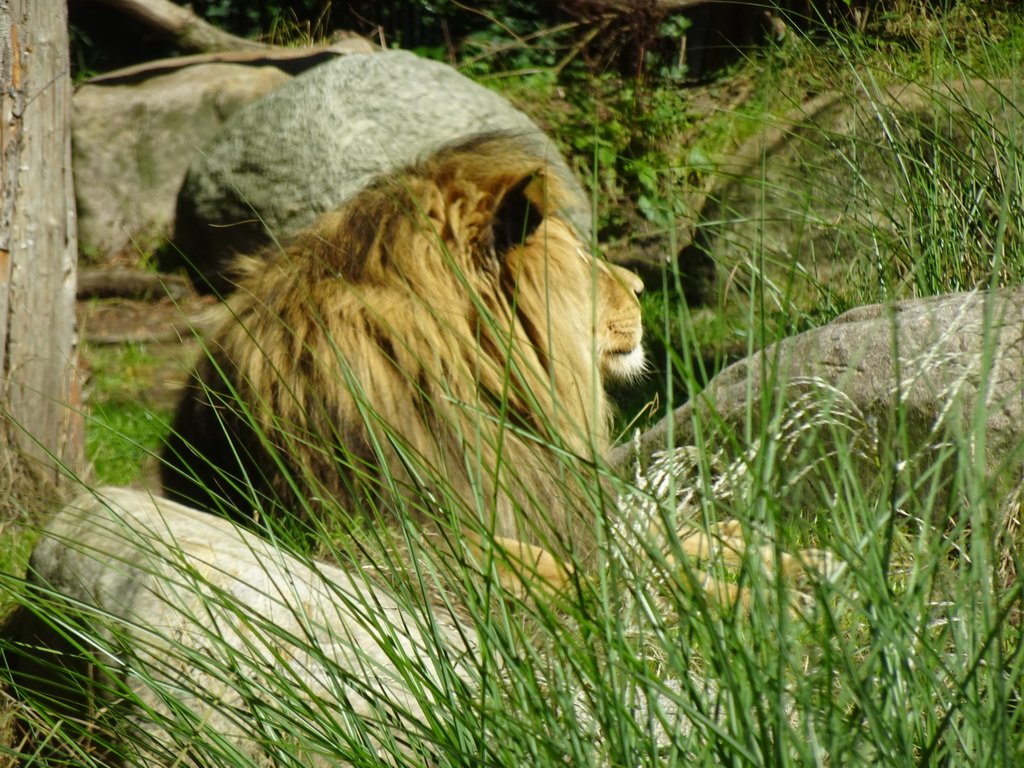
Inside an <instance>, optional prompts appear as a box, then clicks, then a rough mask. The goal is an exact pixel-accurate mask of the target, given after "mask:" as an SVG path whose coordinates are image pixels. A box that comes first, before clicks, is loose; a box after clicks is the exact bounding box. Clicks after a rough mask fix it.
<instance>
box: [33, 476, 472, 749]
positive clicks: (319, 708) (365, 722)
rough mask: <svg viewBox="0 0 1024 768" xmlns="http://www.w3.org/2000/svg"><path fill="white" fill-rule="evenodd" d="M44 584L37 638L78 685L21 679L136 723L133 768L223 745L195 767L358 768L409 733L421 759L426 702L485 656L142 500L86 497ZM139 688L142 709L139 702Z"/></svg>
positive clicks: (127, 724)
mask: <svg viewBox="0 0 1024 768" xmlns="http://www.w3.org/2000/svg"><path fill="white" fill-rule="evenodd" d="M30 579H31V581H32V582H33V583H34V584H35V585H36V587H37V589H39V590H44V589H45V590H52V593H51V594H52V595H53V597H50V598H47V597H45V596H44V595H45V593H44V592H42V591H40V592H39V593H38V596H37V599H36V601H35V603H36V605H35V610H36V611H37V614H36V615H35V616H33V617H30V618H29V619H27V620H26V622H25V623H24V626H23V627H22V631H23V633H24V635H25V639H26V640H28V641H29V643H30V646H34V647H43V648H48V649H50V650H51V651H58V652H60V653H62V654H64V656H63V657H56V658H63V660H64V661H63V663H64V665H65V667H66V670H67V671H68V672H69V674H68V675H66V676H64V677H62V678H61V677H54V664H55V660H54V659H53V658H51V660H50V661H49V663H47V664H44V665H42V666H38V667H36V666H33V665H34V664H36V663H37V661H38V659H40V658H44V659H45V658H46V657H47V656H46V654H45V653H43V654H41V655H38V656H37V657H35V659H34V660H32V662H31V663H30V664H29V665H28V666H27V667H26V666H24V665H23V667H22V672H23V676H24V678H25V679H26V680H28V681H32V680H35V683H36V684H35V685H34V686H32V687H34V689H35V690H34V692H33V695H34V696H35V697H37V698H45V697H48V696H55V697H58V698H59V699H63V700H64V701H63V705H62V706H61V707H60V708H61V709H64V710H65V711H66V712H67V713H68V714H69V715H71V716H73V717H74V718H76V719H78V718H81V717H82V716H83V715H84V714H85V713H86V712H89V711H93V712H96V711H98V709H97V708H100V707H102V706H107V707H110V708H111V712H116V713H117V714H118V715H120V716H122V717H124V718H126V720H125V721H115V725H114V728H115V730H116V731H117V732H120V733H125V732H126V731H127V732H128V733H130V734H131V735H132V738H131V739H128V740H125V743H124V744H122V747H129V745H130V744H132V743H135V742H137V741H139V740H140V739H141V740H142V741H143V742H144V743H145V742H146V741H147V740H148V743H149V745H150V746H149V748H147V749H144V750H143V752H142V754H140V755H137V756H135V757H133V758H126V759H125V760H124V762H125V763H129V764H132V765H140V764H141V765H147V766H148V765H152V766H157V765H170V764H172V763H174V760H173V759H172V756H173V754H174V753H175V751H176V750H178V749H180V745H182V744H187V743H203V744H206V745H208V747H209V754H208V755H206V758H207V759H208V760H209V762H204V760H203V756H196V755H195V754H193V756H192V759H191V760H187V761H186V762H185V763H184V764H187V765H196V764H199V765H204V764H215V763H216V764H220V763H219V762H218V761H217V760H215V759H213V757H212V755H214V754H231V752H232V750H237V751H238V752H239V753H241V754H242V755H244V756H245V757H247V758H250V759H252V760H253V761H254V762H253V764H254V765H269V764H275V765H276V764H284V763H285V761H284V760H283V759H282V758H280V757H279V758H277V759H275V757H274V754H275V753H277V754H278V755H283V754H288V755H292V757H297V756H298V755H304V760H305V761H304V762H303V763H302V764H303V765H316V766H335V765H339V764H341V763H345V762H347V761H349V760H353V755H355V754H357V753H358V750H356V752H353V751H352V749H353V747H351V745H352V744H363V745H364V748H371V749H378V750H386V749H393V748H394V742H393V741H392V739H393V737H394V736H396V735H398V736H399V738H400V740H404V743H405V747H406V748H409V749H414V748H415V746H416V744H417V742H418V739H417V737H416V736H414V735H412V736H410V735H409V734H410V733H415V732H416V730H417V727H418V724H420V725H421V724H422V721H423V718H424V713H423V710H422V705H423V704H424V703H425V702H429V701H430V700H431V694H430V693H429V691H430V690H436V687H435V686H438V685H439V684H440V681H441V680H442V679H443V680H444V684H445V685H451V684H453V682H452V681H453V680H455V679H458V678H459V677H461V676H466V677H468V673H467V667H466V666H464V663H463V662H464V659H463V657H464V656H465V654H467V653H469V652H470V651H469V649H468V648H467V642H475V639H473V638H475V634H474V631H473V629H472V627H470V626H461V627H460V628H459V629H458V630H456V628H455V626H454V625H453V624H452V622H451V617H450V616H448V617H447V623H446V621H445V618H444V617H443V616H439V615H429V616H428V615H424V614H422V613H417V612H415V611H413V610H412V609H410V608H408V607H405V608H403V607H399V605H398V604H397V603H396V602H395V600H394V599H393V598H392V597H390V596H389V595H388V594H386V593H385V592H384V591H383V590H381V589H380V588H378V587H376V586H374V585H373V584H371V583H370V582H369V581H367V580H366V578H365V577H364V576H363V575H361V574H360V573H358V572H350V571H346V570H343V569H341V568H337V567H333V566H329V565H318V566H317V567H316V568H313V567H311V565H310V564H308V563H306V562H301V561H299V560H298V559H296V558H294V557H291V556H289V555H288V554H286V553H284V552H282V551H281V550H280V549H278V548H276V547H274V546H273V545H272V544H270V543H269V542H266V541H264V540H262V539H259V538H257V537H256V536H253V535H251V534H249V533H246V532H244V531H241V530H239V529H238V528H236V527H235V526H233V525H232V524H231V523H229V522H228V521H226V520H223V519H220V518H217V517H214V516H212V515H206V514H203V513H200V512H196V511H194V510H191V509H188V508H186V507H183V506H181V505H179V504H175V503H173V502H170V501H166V500H162V499H159V500H158V499H154V498H152V497H151V496H149V495H148V494H145V493H143V492H137V491H131V490H118V489H101V490H98V491H96V492H95V493H86V494H84V495H82V496H81V497H79V498H78V499H76V500H75V501H74V502H72V503H71V504H69V505H68V506H67V507H66V508H65V509H63V510H62V511H61V512H59V513H58V514H57V516H56V517H55V518H54V519H53V521H52V522H51V523H50V524H49V525H48V526H47V528H46V530H45V531H44V535H43V539H42V541H41V543H40V544H39V545H38V547H37V548H36V550H35V552H34V553H33V555H32V560H31V566H30ZM48 600H49V601H50V604H49V607H47V601H48ZM54 600H57V602H56V603H54V602H53V601H54ZM76 617H77V625H78V626H80V627H81V629H80V631H77V632H73V633H72V634H71V635H70V636H69V634H68V632H67V628H68V626H69V621H70V622H72V624H74V623H75V622H76ZM93 660H94V661H95V663H90V662H91V661H93ZM101 666H102V667H105V668H106V669H108V670H110V671H114V672H116V674H114V675H113V677H111V676H110V675H105V674H104V673H103V672H101V671H100V667H101ZM42 681H45V683H44V682H42ZM87 681H91V683H89V684H87ZM62 686H70V688H66V689H65V688H62ZM424 686H425V687H424ZM89 687H92V690H94V691H97V692H99V693H98V694H97V695H98V696H99V697H100V700H98V701H89V700H88V698H87V695H86V693H85V691H86V689H87V688H89ZM125 692H130V697H131V698H134V699H135V700H136V701H135V702H134V703H129V704H128V705H125V703H124V701H123V700H122V694H123V693H125ZM69 697H70V698H69ZM278 698H280V699H282V700H283V701H285V702H292V704H293V706H294V707H296V709H289V708H288V707H285V708H281V707H279V706H276V705H275V700H276V699H278ZM130 700H131V699H130V698H129V699H128V701H130ZM306 706H309V707H311V708H313V710H314V711H315V712H316V713H317V714H316V716H315V717H314V716H306V715H303V714H302V713H301V712H300V711H299V709H298V708H301V707H306ZM108 714H109V713H108ZM432 716H433V717H435V718H436V717H443V715H441V714H439V713H438V712H434V713H432ZM165 718H166V719H165ZM382 723H386V725H382ZM296 729H297V731H298V733H299V734H300V736H299V738H298V742H299V743H290V739H288V738H287V737H286V736H285V734H289V733H296ZM325 729H328V730H327V731H325ZM275 730H276V733H277V734H278V737H277V738H279V739H282V743H281V744H280V745H279V747H278V748H276V749H274V748H271V749H269V750H268V748H265V747H264V746H262V745H261V743H260V740H259V739H260V738H261V737H262V738H264V739H265V738H267V735H268V734H270V733H271V732H275ZM349 740H351V741H349ZM346 743H348V744H349V745H350V746H349V747H348V751H346ZM176 745H179V746H176ZM218 745H219V746H218ZM386 745H390V747H387V746H386ZM112 762H117V761H114V760H112ZM384 762H385V763H386V762H387V760H385V761H384ZM174 764H178V763H174ZM247 764H248V763H247Z"/></svg>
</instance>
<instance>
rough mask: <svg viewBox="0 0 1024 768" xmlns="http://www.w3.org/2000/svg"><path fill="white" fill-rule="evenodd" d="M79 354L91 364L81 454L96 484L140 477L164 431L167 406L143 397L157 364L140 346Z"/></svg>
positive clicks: (132, 479) (104, 349)
mask: <svg viewBox="0 0 1024 768" xmlns="http://www.w3.org/2000/svg"><path fill="white" fill-rule="evenodd" d="M85 354H86V357H87V359H88V360H89V361H90V363H91V366H92V378H91V382H90V394H89V417H88V424H87V429H86V455H87V457H88V459H89V461H90V462H91V463H92V465H93V470H94V472H95V479H96V481H97V482H98V483H101V484H107V483H109V484H113V485H127V484H128V483H131V482H135V481H137V480H139V479H140V477H141V474H142V471H143V467H144V466H145V465H146V464H147V462H149V461H150V457H151V456H152V455H153V454H154V452H155V451H156V450H157V448H158V447H159V446H160V444H161V443H162V441H163V438H164V435H165V434H166V432H167V420H168V417H169V415H170V414H169V409H168V406H166V405H164V406H162V407H161V406H158V405H156V404H154V403H152V402H149V401H148V400H147V399H145V398H144V397H143V392H144V391H145V389H146V388H147V387H148V386H149V385H150V384H151V381H152V379H153V377H154V375H155V371H156V367H157V362H158V361H157V359H156V358H155V357H154V356H153V355H152V354H150V352H149V351H147V349H146V347H145V346H144V345H142V344H126V345H123V346H109V347H93V348H90V349H87V350H86V353H85Z"/></svg>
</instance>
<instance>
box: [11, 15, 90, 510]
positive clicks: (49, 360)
mask: <svg viewBox="0 0 1024 768" xmlns="http://www.w3.org/2000/svg"><path fill="white" fill-rule="evenodd" d="M0 75H2V80H3V92H2V94H0V144H2V156H0V157H2V163H0V182H2V186H0V416H2V417H3V418H2V422H4V423H3V424H2V425H0V428H6V430H7V431H8V432H9V434H6V435H4V434H2V433H0V441H2V445H0V447H3V448H5V449H7V448H14V449H15V451H16V453H17V454H18V456H19V457H20V458H27V459H29V460H30V463H31V464H34V465H36V467H38V468H40V469H41V471H42V473H43V475H44V477H46V478H48V479H51V480H53V481H54V482H57V481H58V480H59V479H60V478H61V476H62V475H63V471H64V470H65V469H69V470H71V471H73V472H78V471H80V470H81V468H82V467H83V465H84V437H83V435H84V428H83V427H84V422H83V418H82V415H81V405H82V402H81V400H82V395H81V386H80V380H79V377H78V375H77V369H78V366H77V353H78V345H77V335H76V327H75V304H74V300H75V278H76V260H77V247H76V236H77V233H76V226H75V208H74V188H73V184H72V177H71V131H70V120H69V118H70V105H71V80H70V78H69V67H68V39H67V10H66V7H65V4H64V2H63V0H6V1H5V0H0ZM2 482H3V480H2V479H0V483H2ZM5 490H9V489H7V488H0V491H5Z"/></svg>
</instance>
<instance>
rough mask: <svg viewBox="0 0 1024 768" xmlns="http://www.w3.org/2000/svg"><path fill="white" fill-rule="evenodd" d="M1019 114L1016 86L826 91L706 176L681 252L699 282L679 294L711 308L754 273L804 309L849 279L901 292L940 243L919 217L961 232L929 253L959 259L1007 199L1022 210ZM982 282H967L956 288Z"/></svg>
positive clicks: (986, 243)
mask: <svg viewBox="0 0 1024 768" xmlns="http://www.w3.org/2000/svg"><path fill="white" fill-rule="evenodd" d="M1021 105H1024V90H1022V89H1021V86H1020V85H1019V84H1017V83H1013V82H1010V81H996V82H983V81H957V82H952V83H948V84H942V85H939V86H936V87H934V88H924V87H922V86H918V85H906V86H892V87H889V88H885V89H881V90H879V91H878V92H876V93H873V94H870V95H864V96H861V97H859V98H856V97H851V96H849V95H847V94H840V93H826V94H823V95H821V96H818V97H817V98H815V99H813V100H812V101H810V102H808V103H806V104H803V105H801V106H800V107H797V108H796V109H794V110H792V111H791V112H790V113H789V114H787V115H786V116H785V117H783V118H782V119H780V120H778V121H777V122H774V123H769V124H767V125H762V126H760V127H759V128H758V129H757V130H756V131H755V132H754V133H753V135H751V137H750V138H749V139H747V140H746V141H745V142H744V143H743V144H742V145H741V146H740V147H739V148H738V149H737V150H736V151H735V152H732V153H730V154H728V155H726V156H723V157H721V158H719V159H718V160H716V161H713V162H711V163H710V165H709V166H708V169H707V170H708V173H709V175H710V177H711V182H710V190H709V192H708V195H707V198H706V200H705V202H704V204H703V206H702V207H701V211H700V215H699V223H698V224H697V226H696V229H695V231H694V234H693V242H692V243H690V244H689V245H687V246H686V247H685V248H683V250H682V251H681V253H680V255H679V262H680V267H681V270H682V271H683V272H684V273H686V274H688V275H693V276H694V279H695V280H697V281H698V282H699V283H700V285H699V286H690V287H689V293H688V296H689V295H691V294H692V295H693V296H694V297H698V296H699V298H695V301H698V302H702V303H709V302H711V303H713V301H715V300H716V299H717V297H718V294H719V292H721V291H723V290H726V288H727V286H729V285H731V286H737V285H740V286H746V287H748V288H749V286H750V285H751V284H752V283H753V282H754V281H755V279H756V276H757V275H758V274H760V275H763V276H764V277H765V278H767V279H768V280H769V281H772V282H774V283H775V284H776V285H777V286H778V289H777V294H778V295H779V296H780V297H781V296H782V295H784V294H785V293H786V291H787V290H790V292H791V294H793V293H795V295H796V296H797V298H798V299H799V298H801V297H803V296H806V295H808V293H809V294H810V296H811V298H812V301H813V300H814V297H816V296H817V293H816V286H817V285H821V284H824V285H832V286H833V287H840V288H841V287H842V285H843V281H846V280H854V281H864V280H870V281H872V283H871V284H873V285H877V284H878V282H880V281H883V282H885V283H886V284H887V285H889V286H890V287H891V288H893V289H897V286H898V284H899V283H900V282H902V281H910V282H913V281H914V280H915V279H918V278H917V276H916V275H915V270H917V269H924V268H926V267H925V265H923V264H922V263H921V262H922V261H923V259H922V258H921V254H928V253H930V252H931V250H932V247H933V246H934V245H936V244H935V243H932V242H929V240H928V238H929V236H930V232H931V229H930V226H929V225H930V222H929V221H928V220H927V217H928V216H929V215H937V216H941V217H943V219H944V220H946V221H945V226H946V227H947V230H948V229H950V228H952V229H954V230H956V231H962V232H963V241H962V242H960V241H956V242H948V243H945V242H944V243H938V244H937V245H938V246H939V247H940V248H945V249H947V250H949V252H950V254H951V255H950V256H949V257H948V258H949V259H950V261H953V260H955V254H956V253H957V249H962V248H973V249H976V250H981V251H983V252H984V251H987V250H990V249H991V248H992V247H994V243H995V240H996V237H997V231H998V229H999V227H998V216H999V211H1000V210H1001V209H1002V205H1003V198H1004V194H1005V195H1006V199H1007V202H1008V204H1009V210H1016V209H1017V208H1019V207H1020V206H1021V205H1024V182H1022V180H1021V178H1020V176H1019V174H1018V172H1017V170H1016V169H1018V168H1019V166H1020V162H1019V146H1020V137H1021V135H1022V134H1024V112H1022V111H1021ZM761 119H762V118H760V117H759V118H758V120H761ZM958 222H962V224H963V226H962V227H960V226H959V224H958ZM1011 230H1012V227H1011ZM1007 236H1008V237H1015V233H1014V232H1009V233H1007ZM708 263H711V264H713V265H714V266H715V269H713V270H711V271H710V272H709V270H708V269H707V268H706V265H707V264H708ZM983 278H984V275H966V276H965V277H964V278H963V280H962V281H961V285H960V286H959V287H961V288H963V289H969V288H971V287H973V286H974V285H975V284H976V282H977V280H979V279H983ZM792 280H795V281H796V284H797V285H796V291H795V292H793V291H792V287H791V286H790V281H792ZM922 290H924V291H932V290H934V289H932V288H930V287H925V288H923V289H922Z"/></svg>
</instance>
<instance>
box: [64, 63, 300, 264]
mask: <svg viewBox="0 0 1024 768" xmlns="http://www.w3.org/2000/svg"><path fill="white" fill-rule="evenodd" d="M289 79H290V76H289V75H286V74H285V73H284V72H282V71H281V70H279V69H276V68H275V67H249V66H243V65H240V64H202V65H198V66H192V67H186V68H184V69H181V70H178V71H176V72H172V73H171V74H166V75H161V76H158V77H153V78H150V79H147V80H144V81H143V82H141V83H129V84H123V83H122V84H117V85H99V84H97V85H92V84H86V85H83V86H81V87H80V88H78V90H77V91H76V92H75V95H74V98H73V100H72V123H71V136H72V147H73V163H74V171H75V198H76V202H77V206H78V243H79V248H80V250H81V252H82V253H83V254H84V255H85V256H86V257H87V258H88V257H91V256H102V257H107V258H109V257H117V256H125V257H126V258H127V259H129V260H131V261H134V260H136V259H137V258H138V257H139V254H140V253H142V252H146V251H149V250H151V249H152V248H154V247H155V246H157V245H159V244H160V243H162V242H163V241H164V240H166V238H167V237H168V236H169V235H170V233H171V225H172V223H173V220H174V208H175V204H176V200H177V196H178V189H179V188H180V187H181V183H182V181H183V180H184V178H185V172H186V171H187V170H188V166H189V163H190V162H191V161H192V157H193V155H195V154H196V153H197V152H198V151H199V150H200V149H201V148H202V146H203V145H204V144H206V143H207V142H208V141H209V140H210V139H211V138H213V136H214V135H216V133H217V132H218V131H219V130H220V129H221V126H222V125H223V124H224V121H225V120H227V119H228V117H229V116H230V115H231V114H233V113H234V112H235V111H237V110H238V109H239V108H240V107H242V106H243V105H245V104H248V103H249V102H251V101H253V100H254V99H256V98H258V97H259V96H262V95H263V94H265V93H267V92H268V91H271V90H273V89H274V88H276V87H278V86H279V85H281V84H282V83H284V82H286V81H288V80H289Z"/></svg>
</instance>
